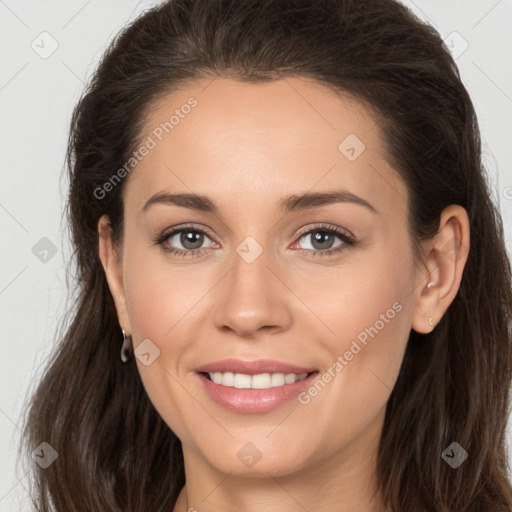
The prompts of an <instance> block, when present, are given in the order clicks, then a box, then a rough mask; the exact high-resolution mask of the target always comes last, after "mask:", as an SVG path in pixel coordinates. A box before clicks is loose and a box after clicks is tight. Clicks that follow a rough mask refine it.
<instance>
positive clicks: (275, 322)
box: [214, 250, 291, 337]
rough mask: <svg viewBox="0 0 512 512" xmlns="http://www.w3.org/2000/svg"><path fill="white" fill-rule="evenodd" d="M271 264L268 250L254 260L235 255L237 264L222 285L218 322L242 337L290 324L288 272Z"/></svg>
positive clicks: (222, 328) (221, 328) (219, 325)
mask: <svg viewBox="0 0 512 512" xmlns="http://www.w3.org/2000/svg"><path fill="white" fill-rule="evenodd" d="M279 274H280V273H279V272H278V271H277V272H276V270H274V269H271V268H270V267H269V258H268V257H267V252H266V250H263V252H262V253H261V254H260V255H259V256H258V257H257V258H256V259H255V260H254V261H252V262H251V263H248V262H247V261H246V260H244V258H242V257H240V256H239V255H238V254H235V255H234V258H233V268H232V269H231V271H230V272H229V273H228V275H227V276H226V277H225V278H224V279H223V283H222V286H221V288H220V289H219V296H218V301H216V310H215V315H214V322H215V325H216V326H217V328H218V329H220V330H223V331H226V330H231V331H233V332H234V333H236V334H238V335H239V336H242V337H253V336H257V333H258V332H259V331H271V332H273V331H275V332H280V331H282V330H286V329H288V328H289V326H290V324H291V312H290V309H289V304H288V301H287V297H288V296H289V291H288V289H287V288H286V286H285V284H284V283H283V281H284V282H285V281H286V279H285V276H284V275H279Z"/></svg>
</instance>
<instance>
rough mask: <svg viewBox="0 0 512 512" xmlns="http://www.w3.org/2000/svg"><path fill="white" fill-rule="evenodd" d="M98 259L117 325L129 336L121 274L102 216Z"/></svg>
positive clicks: (105, 221)
mask: <svg viewBox="0 0 512 512" xmlns="http://www.w3.org/2000/svg"><path fill="white" fill-rule="evenodd" d="M98 234H99V257H100V260H101V264H102V265H103V269H104V270H105V275H106V278H107V282H108V286H109V288H110V293H111V294H112V298H113V299H114V303H115V306H116V310H117V318H118V320H119V325H120V326H121V329H123V330H124V331H125V332H126V334H127V335H130V334H131V332H132V330H131V325H130V319H129V316H128V310H127V307H126V296H125V293H124V285H123V273H122V266H121V264H120V259H119V257H118V254H117V252H116V250H115V248H114V243H113V240H112V227H111V226H110V219H109V217H108V215H103V216H102V217H101V218H100V220H99V222H98Z"/></svg>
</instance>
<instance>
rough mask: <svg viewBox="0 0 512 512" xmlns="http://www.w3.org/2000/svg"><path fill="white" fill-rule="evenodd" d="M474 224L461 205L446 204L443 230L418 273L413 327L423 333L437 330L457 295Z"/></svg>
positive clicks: (441, 228) (430, 244)
mask: <svg viewBox="0 0 512 512" xmlns="http://www.w3.org/2000/svg"><path fill="white" fill-rule="evenodd" d="M469 243H470V226H469V218H468V215H467V212H466V210H465V209H464V208H463V207H462V206H460V205H450V206H448V207H446V208H445V209H444V210H443V212H442V214H441V218H440V221H439V230H438V233H437V234H436V236H435V237H434V239H433V240H429V241H428V243H427V244H428V245H427V247H428V249H427V250H426V255H425V259H424V265H425V272H423V273H421V274H420V275H418V280H417V282H416V290H415V292H416V297H415V304H414V308H413V312H412V318H411V327H412V328H413V329H414V330H415V331H417V332H419V333H422V334H427V333H429V332H431V331H432V330H434V328H435V326H436V325H437V324H438V323H439V322H440V321H441V319H442V317H443V315H444V313H445V312H446V310H447V309H448V307H449V306H450V304H451V303H452V301H453V299H454V298H455V296H456V295H457V293H458V291H459V288H460V283H461V280H462V275H463V271H464V267H465V265H466V261H467V258H468V253H469Z"/></svg>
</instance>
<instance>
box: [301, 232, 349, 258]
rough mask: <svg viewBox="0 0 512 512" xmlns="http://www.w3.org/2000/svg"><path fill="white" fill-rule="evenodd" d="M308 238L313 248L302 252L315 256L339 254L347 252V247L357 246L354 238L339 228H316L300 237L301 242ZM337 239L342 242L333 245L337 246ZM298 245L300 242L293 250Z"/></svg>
mask: <svg viewBox="0 0 512 512" xmlns="http://www.w3.org/2000/svg"><path fill="white" fill-rule="evenodd" d="M308 238H309V239H310V240H311V241H310V245H311V246H312V248H311V249H309V248H306V249H305V250H303V251H300V252H306V253H313V256H316V255H320V256H326V255H331V254H333V253H339V252H341V251H343V250H345V249H346V248H347V247H350V246H353V245H355V244H356V240H355V239H354V238H353V237H352V236H350V235H349V234H348V233H347V232H346V231H344V230H342V229H341V228H339V227H337V226H326V225H320V226H315V227H314V228H313V229H310V230H309V231H306V232H305V233H303V234H302V235H301V236H300V239H299V241H300V240H303V239H308ZM336 238H337V239H338V240H340V242H339V243H337V244H336V245H333V244H335V239H336ZM297 243H298V242H296V243H295V244H294V245H293V246H292V248H294V246H296V245H297Z"/></svg>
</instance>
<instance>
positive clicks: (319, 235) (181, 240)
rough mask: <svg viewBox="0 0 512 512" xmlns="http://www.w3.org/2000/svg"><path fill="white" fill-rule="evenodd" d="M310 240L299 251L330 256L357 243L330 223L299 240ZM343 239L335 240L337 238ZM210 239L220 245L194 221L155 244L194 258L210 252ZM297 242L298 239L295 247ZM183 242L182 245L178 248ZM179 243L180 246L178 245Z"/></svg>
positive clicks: (168, 232) (171, 251) (303, 235)
mask: <svg viewBox="0 0 512 512" xmlns="http://www.w3.org/2000/svg"><path fill="white" fill-rule="evenodd" d="M307 238H310V239H311V242H310V243H311V245H312V248H311V249H309V248H306V249H301V250H300V251H299V252H300V253H301V254H302V253H305V254H308V255H310V254H313V256H314V257H315V256H317V255H319V256H329V255H331V254H334V253H340V252H341V251H343V250H345V249H346V248H348V247H350V246H353V245H355V244H356V243H357V242H356V240H355V238H353V237H352V236H351V235H349V234H348V233H347V232H346V231H344V230H343V229H341V228H339V227H337V226H331V225H317V226H314V227H313V229H309V230H308V231H306V232H304V233H303V234H302V235H300V238H299V241H300V240H303V239H304V240H305V239H307ZM336 238H337V239H338V240H340V242H339V243H337V244H336V245H333V243H335V239H336ZM206 239H208V240H210V241H211V242H212V246H211V247H213V248H218V247H219V245H218V244H217V243H216V242H215V241H213V240H211V238H210V236H209V235H208V233H207V232H206V231H205V230H204V229H202V228H200V227H197V226H195V225H193V224H188V225H183V226H177V227H175V228H173V229H172V230H170V231H165V232H164V233H162V234H161V235H160V236H159V237H158V238H157V239H156V240H154V243H155V244H157V245H160V246H161V247H162V249H163V250H164V251H166V252H167V253H170V254H173V255H176V256H180V257H191V256H200V255H202V254H204V253H205V252H207V251H208V250H209V248H207V247H203V244H204V243H205V240H206ZM297 244H298V242H295V243H294V244H293V246H292V247H291V248H292V249H293V248H295V246H296V245H297ZM180 245H181V247H179V246H180ZM177 246H178V247H177Z"/></svg>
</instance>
